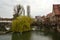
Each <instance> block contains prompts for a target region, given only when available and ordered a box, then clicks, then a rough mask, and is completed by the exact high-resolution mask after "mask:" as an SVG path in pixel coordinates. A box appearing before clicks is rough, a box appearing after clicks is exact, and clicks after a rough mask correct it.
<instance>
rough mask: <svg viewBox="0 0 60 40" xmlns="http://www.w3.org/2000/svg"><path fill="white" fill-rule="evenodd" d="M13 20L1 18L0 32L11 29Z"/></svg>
mask: <svg viewBox="0 0 60 40" xmlns="http://www.w3.org/2000/svg"><path fill="white" fill-rule="evenodd" d="M12 20H13V18H0V31H6V30H9V29H10V28H11V24H12Z"/></svg>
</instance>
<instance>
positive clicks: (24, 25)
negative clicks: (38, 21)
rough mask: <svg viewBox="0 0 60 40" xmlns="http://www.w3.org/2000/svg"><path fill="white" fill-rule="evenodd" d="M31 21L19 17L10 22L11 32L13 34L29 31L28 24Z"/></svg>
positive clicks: (27, 18)
mask: <svg viewBox="0 0 60 40" xmlns="http://www.w3.org/2000/svg"><path fill="white" fill-rule="evenodd" d="M32 22H33V19H32V18H30V17H27V16H19V17H17V18H16V19H14V20H13V21H12V28H11V29H12V31H13V32H24V31H29V30H31V28H30V24H31V23H32Z"/></svg>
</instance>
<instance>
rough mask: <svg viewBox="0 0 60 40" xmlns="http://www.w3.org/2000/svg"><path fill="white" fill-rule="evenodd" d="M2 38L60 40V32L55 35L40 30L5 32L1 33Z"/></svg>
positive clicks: (7, 39)
mask: <svg viewBox="0 0 60 40" xmlns="http://www.w3.org/2000/svg"><path fill="white" fill-rule="evenodd" d="M0 40H60V33H58V34H57V33H54V34H53V35H47V34H44V33H43V32H40V31H32V32H24V33H23V34H22V35H21V34H20V33H13V34H4V35H0Z"/></svg>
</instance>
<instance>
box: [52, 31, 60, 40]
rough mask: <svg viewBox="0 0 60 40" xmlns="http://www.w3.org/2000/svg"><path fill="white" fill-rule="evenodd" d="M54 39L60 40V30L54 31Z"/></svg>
mask: <svg viewBox="0 0 60 40" xmlns="http://www.w3.org/2000/svg"><path fill="white" fill-rule="evenodd" d="M52 40H60V33H59V32H55V33H53V35H52Z"/></svg>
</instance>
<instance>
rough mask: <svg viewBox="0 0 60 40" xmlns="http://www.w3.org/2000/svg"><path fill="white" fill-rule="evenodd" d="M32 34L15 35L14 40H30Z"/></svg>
mask: <svg viewBox="0 0 60 40" xmlns="http://www.w3.org/2000/svg"><path fill="white" fill-rule="evenodd" d="M30 37H31V32H23V33H22V34H20V33H13V34H12V40H30Z"/></svg>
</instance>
